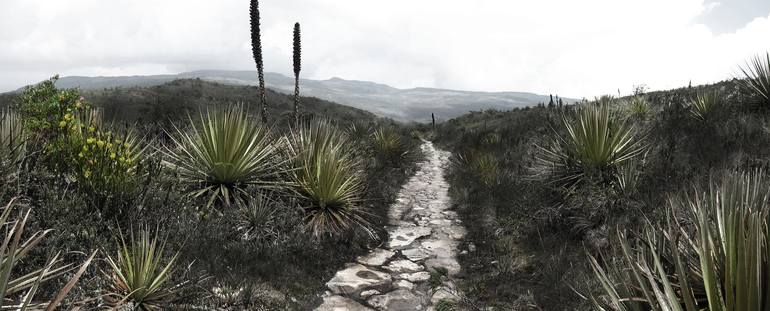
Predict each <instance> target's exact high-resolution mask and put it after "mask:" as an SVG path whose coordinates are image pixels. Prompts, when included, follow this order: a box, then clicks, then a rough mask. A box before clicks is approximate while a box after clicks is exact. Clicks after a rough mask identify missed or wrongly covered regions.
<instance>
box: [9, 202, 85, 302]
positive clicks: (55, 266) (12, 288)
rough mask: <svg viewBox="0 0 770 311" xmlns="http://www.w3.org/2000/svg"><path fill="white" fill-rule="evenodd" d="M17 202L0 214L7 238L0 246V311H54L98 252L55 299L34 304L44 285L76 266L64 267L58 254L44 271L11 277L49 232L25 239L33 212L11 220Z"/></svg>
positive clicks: (28, 211)
mask: <svg viewBox="0 0 770 311" xmlns="http://www.w3.org/2000/svg"><path fill="white" fill-rule="evenodd" d="M15 203H16V199H15V198H14V199H11V201H10V202H8V204H7V205H6V206H5V208H3V212H2V214H0V227H2V229H1V230H2V232H4V233H5V236H4V237H3V238H2V241H3V242H2V245H0V309H3V310H28V309H34V310H41V309H45V310H55V309H56V308H58V307H59V304H60V303H61V302H62V300H63V299H64V297H65V296H67V294H68V293H69V291H70V290H72V288H73V287H74V286H75V284H76V283H77V282H78V280H79V279H80V277H81V276H82V275H83V273H84V272H85V270H86V268H87V267H88V266H89V265H90V263H91V260H93V258H94V256H95V255H96V252H94V253H92V254H91V256H90V257H89V258H88V259H87V260H86V261H85V262H84V263H83V265H81V267H80V268H79V269H78V271H77V272H75V274H74V275H73V277H72V278H71V279H70V281H69V282H67V284H66V285H65V286H64V287H62V288H61V290H59V292H58V293H57V294H56V296H55V298H54V299H53V300H51V301H50V302H46V303H39V302H33V301H32V300H33V299H34V297H35V294H36V292H37V290H38V289H39V288H40V286H41V284H43V283H44V282H46V281H48V280H51V279H53V278H55V277H58V276H60V275H62V274H65V273H68V272H70V271H72V270H73V266H72V264H63V263H62V261H61V260H60V259H59V254H56V255H54V256H53V257H52V258H51V259H49V260H48V261H47V262H46V264H45V265H44V267H43V268H41V269H37V270H34V271H32V272H29V273H27V274H23V275H20V276H16V277H15V278H12V277H11V276H12V275H17V273H15V272H14V268H15V267H16V266H17V265H18V264H19V263H20V262H21V261H22V260H24V258H25V257H26V256H27V254H28V253H29V252H30V251H31V250H32V249H34V248H35V247H36V246H37V245H38V244H39V243H40V242H41V241H42V240H43V239H44V238H45V237H46V235H48V233H49V232H50V230H45V231H37V232H35V233H33V234H32V235H31V236H30V237H28V238H26V239H23V238H22V235H24V230H25V229H26V227H27V221H28V220H29V214H30V212H31V211H30V210H26V211H21V212H20V213H19V216H18V217H17V218H16V219H11V213H12V212H13V211H14V210H15V207H16V204H15ZM22 292H23V295H21V296H20V300H19V301H16V300H15V298H16V297H17V296H19V294H21V293H22Z"/></svg>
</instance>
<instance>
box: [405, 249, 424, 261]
mask: <svg viewBox="0 0 770 311" xmlns="http://www.w3.org/2000/svg"><path fill="white" fill-rule="evenodd" d="M401 254H402V255H404V257H406V258H407V259H409V260H411V261H421V260H423V259H426V258H428V257H430V252H428V251H426V250H424V249H422V248H412V249H405V250H402V251H401Z"/></svg>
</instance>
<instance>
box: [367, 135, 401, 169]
mask: <svg viewBox="0 0 770 311" xmlns="http://www.w3.org/2000/svg"><path fill="white" fill-rule="evenodd" d="M371 145H372V149H373V152H374V156H375V157H378V158H380V159H383V160H385V161H389V162H397V161H398V160H400V159H401V158H402V157H404V155H405V151H404V149H405V148H404V144H403V142H402V141H401V137H400V136H399V134H398V133H397V132H396V130H395V129H393V128H391V127H380V128H377V129H375V130H374V131H373V132H372V134H371Z"/></svg>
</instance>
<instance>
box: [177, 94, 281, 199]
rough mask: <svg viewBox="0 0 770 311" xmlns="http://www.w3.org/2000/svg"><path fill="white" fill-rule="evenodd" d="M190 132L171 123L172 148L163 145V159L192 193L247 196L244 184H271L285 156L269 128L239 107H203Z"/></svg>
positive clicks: (197, 195) (274, 180) (234, 197)
mask: <svg viewBox="0 0 770 311" xmlns="http://www.w3.org/2000/svg"><path fill="white" fill-rule="evenodd" d="M190 126H191V130H190V131H184V130H182V129H180V128H179V127H174V129H175V132H176V133H174V134H173V135H170V136H171V137H172V138H171V139H172V140H173V142H174V145H175V148H173V149H170V148H167V149H166V152H165V153H166V156H167V158H168V161H166V164H167V165H168V166H169V167H171V168H173V169H175V170H176V171H177V172H178V173H179V176H180V178H181V179H182V181H183V182H184V183H187V184H188V185H190V186H191V187H192V188H193V189H194V190H193V191H192V193H191V194H192V195H193V196H194V197H200V196H204V195H205V196H208V205H207V206H211V205H212V204H213V203H214V201H215V200H216V199H217V198H219V199H220V200H221V201H223V202H224V203H225V205H228V206H229V205H230V204H231V202H232V201H233V199H237V198H240V197H243V196H248V191H247V187H248V186H259V187H275V186H277V185H278V184H279V183H278V181H277V176H278V175H280V174H281V173H284V172H285V171H286V169H285V168H284V165H285V164H286V162H287V160H286V159H285V158H284V157H283V155H281V154H280V142H279V141H278V140H277V139H275V138H274V137H273V135H272V134H271V132H270V129H269V128H268V127H267V126H265V125H264V123H262V122H259V120H256V119H254V118H251V117H250V116H249V115H248V114H247V113H246V111H245V110H244V109H243V106H231V107H227V108H224V109H216V110H207V111H206V112H205V113H201V114H200V119H199V120H198V121H197V122H196V121H193V120H192V118H190Z"/></svg>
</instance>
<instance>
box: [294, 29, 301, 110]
mask: <svg viewBox="0 0 770 311" xmlns="http://www.w3.org/2000/svg"><path fill="white" fill-rule="evenodd" d="M300 70H302V42H301V37H300V29H299V23H294V122H295V123H298V122H299V72H300Z"/></svg>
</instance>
